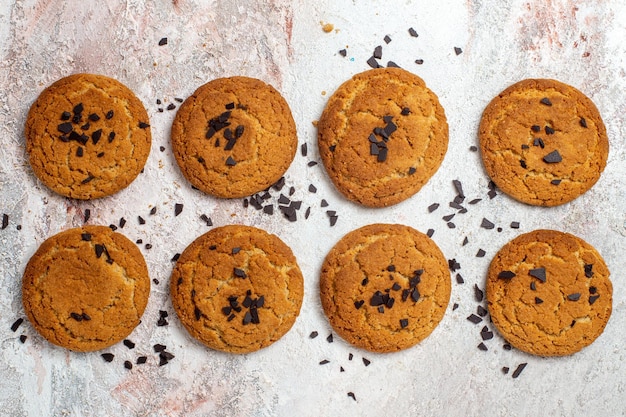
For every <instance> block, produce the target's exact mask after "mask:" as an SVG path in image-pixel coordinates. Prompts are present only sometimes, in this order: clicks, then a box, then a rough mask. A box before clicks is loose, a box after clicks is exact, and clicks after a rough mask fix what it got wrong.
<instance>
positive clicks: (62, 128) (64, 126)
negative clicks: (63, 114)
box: [57, 122, 74, 135]
mask: <svg viewBox="0 0 626 417" xmlns="http://www.w3.org/2000/svg"><path fill="white" fill-rule="evenodd" d="M57 129H58V130H59V132H61V133H64V134H66V135H67V134H68V133H70V132H71V131H72V130H74V127H73V126H72V124H71V123H70V122H67V123H61V124H60V125H58V126H57Z"/></svg>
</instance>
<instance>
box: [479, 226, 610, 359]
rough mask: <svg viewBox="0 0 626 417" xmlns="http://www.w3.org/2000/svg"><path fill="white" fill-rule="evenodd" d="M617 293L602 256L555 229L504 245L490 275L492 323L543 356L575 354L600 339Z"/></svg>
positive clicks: (525, 348) (511, 340) (513, 342)
mask: <svg viewBox="0 0 626 417" xmlns="http://www.w3.org/2000/svg"><path fill="white" fill-rule="evenodd" d="M612 292H613V290H612V285H611V281H610V280H609V270H608V268H607V266H606V264H605V263H604V260H603V259H602V257H601V256H600V254H599V253H598V252H597V251H596V250H595V249H594V248H593V247H592V246H591V245H589V244H588V243H586V242H585V241H583V240H582V239H580V238H578V237H576V236H573V235H571V234H569V233H563V232H558V231H555V230H535V231H533V232H530V233H526V234H523V235H521V236H518V237H516V238H515V239H513V240H512V241H510V242H509V243H507V244H506V245H504V247H502V249H500V251H499V252H498V253H497V254H496V255H495V257H494V259H493V260H492V261H491V265H490V266H489V272H488V276H487V302H488V305H489V313H490V315H491V318H492V320H493V324H494V325H495V326H496V328H497V329H498V330H499V331H500V333H501V334H502V336H504V338H505V339H506V340H507V341H508V342H509V343H510V344H511V345H512V346H515V347H516V348H518V349H520V350H523V351H525V352H528V353H532V354H535V355H540V356H562V355H570V354H572V353H575V352H578V351H579V350H581V349H582V348H584V347H586V346H588V345H590V344H591V343H592V342H593V341H594V340H596V338H597V337H598V336H600V334H601V333H602V332H603V330H604V328H605V326H606V324H607V321H608V320H609V317H610V316H611V310H612Z"/></svg>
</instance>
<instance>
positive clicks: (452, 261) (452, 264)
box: [448, 258, 461, 272]
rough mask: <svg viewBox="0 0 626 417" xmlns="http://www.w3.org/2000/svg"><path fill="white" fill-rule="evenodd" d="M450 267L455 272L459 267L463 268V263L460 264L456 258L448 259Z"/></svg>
mask: <svg viewBox="0 0 626 417" xmlns="http://www.w3.org/2000/svg"><path fill="white" fill-rule="evenodd" d="M448 267H449V268H450V270H451V271H452V272H455V271H456V270H458V269H461V264H459V263H458V262H457V261H456V259H454V258H452V259H448Z"/></svg>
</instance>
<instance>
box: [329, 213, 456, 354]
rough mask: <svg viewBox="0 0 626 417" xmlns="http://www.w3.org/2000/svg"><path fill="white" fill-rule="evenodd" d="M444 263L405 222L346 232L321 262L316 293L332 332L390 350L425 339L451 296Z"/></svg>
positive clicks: (366, 345)
mask: <svg viewBox="0 0 626 417" xmlns="http://www.w3.org/2000/svg"><path fill="white" fill-rule="evenodd" d="M450 287H451V283H450V273H449V271H448V264H447V261H446V259H445V258H444V256H443V254H442V253H441V251H440V250H439V248H438V247H437V245H436V244H435V243H434V242H433V241H432V240H431V239H430V238H429V237H427V236H426V235H424V234H422V233H420V232H418V231H417V230H414V229H412V228H410V227H408V226H403V225H397V224H372V225H368V226H364V227H362V228H360V229H357V230H354V231H352V232H350V233H348V234H347V235H345V236H344V237H343V238H342V239H341V240H340V241H339V242H338V243H337V244H336V245H335V246H334V247H333V248H332V249H331V251H330V252H329V253H328V255H327V256H326V259H325V260H324V263H323V265H322V272H321V277H320V297H321V300H322V307H323V308H324V312H325V313H326V316H327V317H328V320H329V321H330V324H331V325H332V327H333V328H334V329H335V331H336V332H337V333H338V334H339V335H340V336H341V337H343V338H344V339H345V340H347V341H348V342H350V343H352V344H353V345H355V346H358V347H361V348H364V349H367V350H371V351H375V352H392V351H398V350H402V349H406V348H409V347H411V346H413V345H415V344H416V343H418V342H420V341H421V340H423V339H425V338H426V337H427V336H428V335H429V334H430V333H431V332H432V331H433V330H434V329H435V327H437V325H438V324H439V322H440V321H441V319H442V318H443V316H444V313H445V311H446V308H447V306H448V301H449V300H450Z"/></svg>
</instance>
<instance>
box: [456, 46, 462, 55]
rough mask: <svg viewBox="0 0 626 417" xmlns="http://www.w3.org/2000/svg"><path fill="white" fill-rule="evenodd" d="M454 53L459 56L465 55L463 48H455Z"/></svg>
mask: <svg viewBox="0 0 626 417" xmlns="http://www.w3.org/2000/svg"><path fill="white" fill-rule="evenodd" d="M454 53H455V54H457V55H461V53H463V50H462V49H461V48H459V47H458V46H455V47H454Z"/></svg>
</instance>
